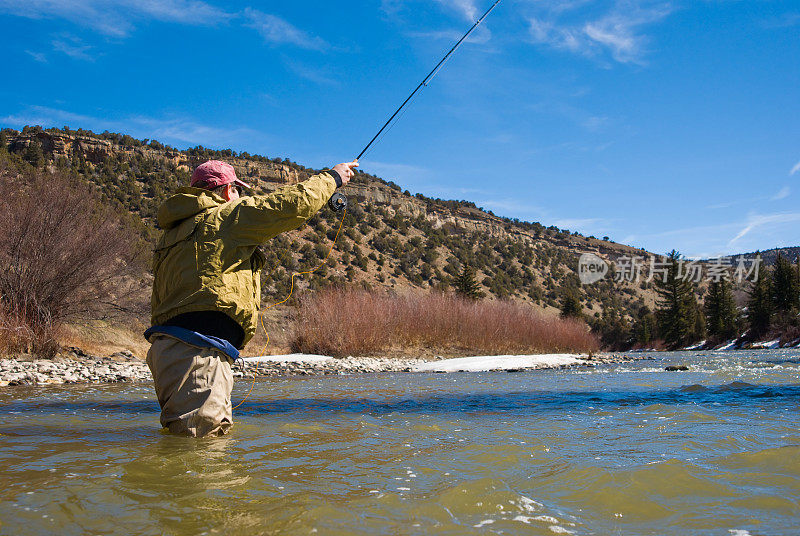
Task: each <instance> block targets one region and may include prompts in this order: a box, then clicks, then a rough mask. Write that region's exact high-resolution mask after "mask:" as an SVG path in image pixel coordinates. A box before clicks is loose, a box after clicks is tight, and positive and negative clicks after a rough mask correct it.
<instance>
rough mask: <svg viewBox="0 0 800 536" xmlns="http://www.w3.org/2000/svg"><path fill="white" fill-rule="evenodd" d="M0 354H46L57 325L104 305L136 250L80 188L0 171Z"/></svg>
mask: <svg viewBox="0 0 800 536" xmlns="http://www.w3.org/2000/svg"><path fill="white" fill-rule="evenodd" d="M0 192H2V194H0V350H3V351H5V352H17V351H28V352H33V353H37V354H44V355H47V354H53V353H54V352H55V351H56V349H57V344H56V343H55V339H54V332H55V329H56V328H57V327H58V324H59V323H60V322H62V321H64V320H66V319H68V318H70V317H72V316H75V315H79V314H85V313H90V312H93V311H96V310H98V309H99V308H102V307H104V306H106V302H108V297H109V296H110V295H113V293H114V292H115V291H116V290H117V289H115V287H116V286H117V283H118V282H119V281H120V279H121V278H122V277H123V276H125V275H126V274H128V273H130V267H131V266H133V265H134V264H135V263H134V262H133V261H134V259H137V258H140V256H141V251H140V248H139V246H138V240H137V238H136V235H135V233H134V232H132V231H131V230H130V228H129V227H128V226H126V225H125V224H124V223H123V222H122V220H121V219H120V217H119V216H118V215H116V214H115V213H114V212H113V211H112V210H111V209H109V208H108V207H106V206H103V205H102V204H101V203H100V201H99V198H98V196H97V195H96V194H95V192H94V191H93V190H92V189H91V188H90V187H89V186H88V185H86V184H84V183H82V182H79V181H77V180H75V179H71V178H70V177H68V176H66V175H64V174H60V173H56V174H53V173H47V172H42V171H29V172H25V173H24V174H19V173H18V172H17V171H15V170H13V169H10V168H8V167H2V168H0Z"/></svg>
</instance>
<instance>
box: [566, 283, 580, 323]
mask: <svg viewBox="0 0 800 536" xmlns="http://www.w3.org/2000/svg"><path fill="white" fill-rule="evenodd" d="M561 318H583V306H582V305H581V300H580V299H579V298H578V294H577V292H576V291H575V289H572V288H568V289H566V290H565V291H564V293H563V295H562V296H561Z"/></svg>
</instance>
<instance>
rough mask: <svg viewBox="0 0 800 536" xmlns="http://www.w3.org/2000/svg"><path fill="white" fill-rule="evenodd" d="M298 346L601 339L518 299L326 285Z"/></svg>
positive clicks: (457, 349)
mask: <svg viewBox="0 0 800 536" xmlns="http://www.w3.org/2000/svg"><path fill="white" fill-rule="evenodd" d="M292 331H293V333H292V338H291V346H292V350H293V351H299V352H307V353H320V354H326V355H333V356H345V355H371V354H373V355H374V354H375V353H378V352H381V351H386V350H387V349H390V348H397V347H401V348H408V349H414V348H426V349H431V350H436V351H438V352H441V353H461V354H463V353H470V352H471V353H486V354H521V353H546V352H587V351H595V350H597V349H598V348H599V343H598V341H597V339H596V337H595V336H594V335H592V334H591V333H590V332H589V330H588V328H587V327H586V324H584V323H583V322H582V321H578V320H574V319H562V318H558V317H550V316H545V315H543V314H541V313H539V312H537V311H536V310H534V309H533V308H531V307H530V306H527V305H524V304H518V303H514V302H510V301H480V302H476V301H473V300H468V299H464V298H459V297H457V296H454V295H452V294H443V293H430V294H426V295H423V296H403V297H398V296H391V295H389V294H382V293H377V292H367V291H363V290H354V289H325V290H322V291H319V292H317V293H315V294H314V295H311V296H307V297H306V298H305V299H304V300H302V301H301V304H300V307H299V309H298V312H297V315H296V317H295V319H294V320H293V326H292Z"/></svg>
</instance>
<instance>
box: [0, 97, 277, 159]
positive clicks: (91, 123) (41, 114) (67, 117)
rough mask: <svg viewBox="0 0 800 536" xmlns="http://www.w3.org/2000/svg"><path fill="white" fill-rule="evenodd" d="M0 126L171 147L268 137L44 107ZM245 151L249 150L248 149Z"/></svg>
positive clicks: (179, 121) (181, 121)
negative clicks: (115, 136)
mask: <svg viewBox="0 0 800 536" xmlns="http://www.w3.org/2000/svg"><path fill="white" fill-rule="evenodd" d="M0 124H3V125H9V126H13V127H17V128H19V127H22V126H25V125H41V126H44V127H47V126H61V125H64V124H72V125H80V126H81V127H82V128H87V129H91V130H95V131H103V130H110V131H112V132H113V131H116V132H125V133H128V134H131V135H133V136H136V137H139V138H151V139H158V140H160V141H162V142H166V143H172V144H189V145H197V144H202V145H205V146H208V147H229V146H237V147H240V148H241V147H242V145H244V144H248V145H250V147H252V143H253V142H254V141H255V140H264V141H268V136H266V135H264V134H263V133H261V132H258V131H256V130H253V129H250V128H243V127H230V128H226V127H224V125H222V126H210V125H204V124H202V123H198V122H196V121H193V120H191V119H187V118H184V117H147V116H142V115H137V116H128V117H123V118H120V119H108V118H103V117H93V116H89V115H84V114H77V113H74V112H70V111H67V110H58V109H55V108H49V107H46V106H30V107H28V108H26V109H25V110H23V111H21V112H19V113H16V114H11V115H7V116H5V117H0ZM248 150H250V149H249V148H248Z"/></svg>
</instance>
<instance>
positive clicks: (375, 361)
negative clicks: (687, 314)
mask: <svg viewBox="0 0 800 536" xmlns="http://www.w3.org/2000/svg"><path fill="white" fill-rule="evenodd" d="M643 358H644V357H642V356H630V355H627V354H596V355H593V356H589V355H581V354H543V355H527V356H515V355H514V356H512V355H506V356H472V357H459V358H452V359H445V358H441V357H438V358H433V359H419V358H399V357H353V356H349V357H345V358H333V357H329V356H320V355H307V354H290V355H282V356H262V357H248V358H244V359H242V360H239V361H238V362H237V363H236V364H235V365H234V372H233V374H234V376H235V377H238V378H242V377H246V378H252V377H254V376H257V377H269V376H309V375H328V374H367V373H374V372H461V371H471V372H477V371H492V370H502V371H507V372H519V371H522V370H533V369H554V368H567V367H591V366H595V365H600V364H607V363H623V362H628V361H635V360H639V359H643ZM151 379H152V377H151V375H150V370H149V369H148V368H147V364H146V363H144V361H142V360H140V359H138V358H136V357H134V356H133V354H131V353H129V352H118V353H116V354H113V355H111V356H108V357H98V356H92V355H88V354H86V353H83V352H81V351H80V350H78V349H73V350H72V351H70V353H68V354H67V355H66V356H63V355H62V356H57V357H56V358H54V359H52V360H50V359H34V358H32V357H30V356H21V357H20V358H10V359H0V387H5V386H14V385H48V384H56V385H59V384H72V383H116V382H146V381H151Z"/></svg>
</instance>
